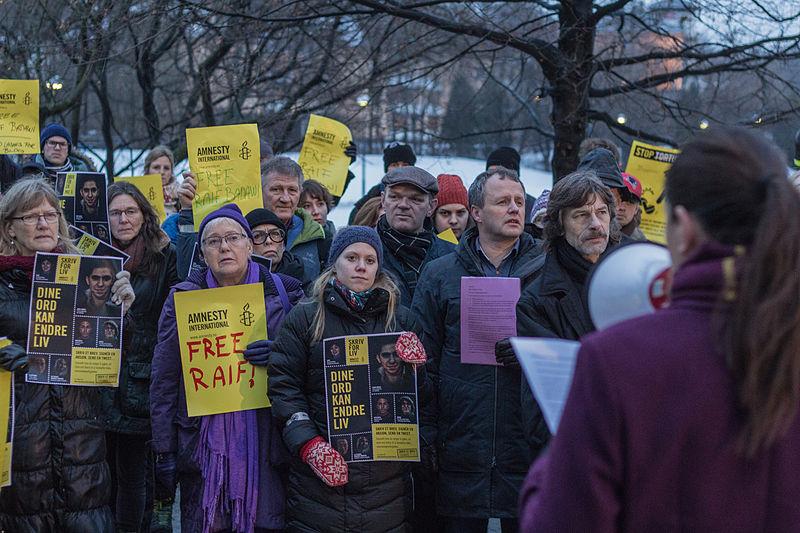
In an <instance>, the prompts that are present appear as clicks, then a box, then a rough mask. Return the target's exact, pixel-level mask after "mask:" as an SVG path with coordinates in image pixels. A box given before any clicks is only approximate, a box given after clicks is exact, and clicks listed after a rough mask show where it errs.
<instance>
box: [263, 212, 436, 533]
mask: <svg viewBox="0 0 800 533" xmlns="http://www.w3.org/2000/svg"><path fill="white" fill-rule="evenodd" d="M382 262H383V250H382V246H381V241H380V237H378V233H377V232H376V231H375V229H373V228H368V227H364V226H349V227H346V228H343V229H341V230H339V232H338V233H337V234H336V237H334V239H333V243H332V244H331V249H330V255H329V258H328V264H329V265H330V267H329V268H328V269H327V270H326V271H325V272H323V273H322V275H320V277H319V278H318V279H317V281H316V282H315V284H314V289H313V295H312V297H311V300H310V301H309V302H307V303H305V304H301V305H298V306H297V307H295V308H294V309H293V310H292V312H291V313H289V316H288V317H287V319H286V321H285V322H284V325H283V328H282V329H281V331H280V333H279V334H278V339H277V341H276V343H275V348H274V350H273V352H272V355H271V357H270V364H269V396H270V400H271V401H272V409H273V414H274V415H275V416H277V417H278V418H279V420H280V422H281V424H282V425H283V438H284V441H285V442H286V444H287V446H288V447H289V451H290V453H291V455H292V462H291V463H290V468H289V484H288V488H287V505H286V509H287V514H288V516H287V524H286V528H287V530H288V531H297V530H301V531H401V530H405V529H408V528H409V522H408V520H409V511H410V509H411V504H410V499H411V496H412V494H411V490H410V483H409V482H410V480H409V467H408V464H409V463H401V462H390V461H382V462H359V463H351V464H350V465H347V464H346V463H345V461H344V458H343V457H342V455H341V453H347V452H346V451H344V452H342V450H345V447H344V446H338V444H339V443H337V449H334V448H333V446H331V444H330V443H328V442H327V440H326V439H325V438H324V437H323V435H325V434H326V428H327V410H326V404H325V384H324V378H323V353H322V351H323V350H322V348H323V346H322V345H323V342H322V341H323V339H326V338H331V337H340V336H344V335H369V334H378V333H391V332H400V331H413V330H414V329H416V327H415V325H414V324H413V321H412V318H411V315H410V313H409V311H408V310H407V309H406V308H404V307H401V306H400V305H399V298H400V296H399V291H398V289H397V286H396V285H395V284H394V282H393V281H392V280H391V278H390V277H389V276H388V275H387V274H386V272H385V271H383V270H382V269H381V266H382ZM414 338H415V337H414ZM417 342H418V341H417ZM420 346H421V345H420ZM423 354H424V350H423ZM397 355H398V357H399V358H400V359H402V360H403V361H402V362H401V363H400V364H401V365H409V366H410V363H414V362H420V361H421V360H423V358H424V355H423V356H422V357H417V358H411V357H409V356H408V355H407V354H400V353H398V354H397ZM392 357H394V354H392ZM394 364H397V363H394ZM417 370H418V383H419V387H420V391H419V392H420V393H421V394H420V399H421V401H424V400H425V399H426V397H427V394H423V393H427V392H428V387H427V386H426V384H425V383H426V380H425V373H424V371H423V370H422V368H418V369H417Z"/></svg>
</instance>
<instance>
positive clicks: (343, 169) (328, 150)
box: [297, 115, 353, 196]
mask: <svg viewBox="0 0 800 533" xmlns="http://www.w3.org/2000/svg"><path fill="white" fill-rule="evenodd" d="M352 140H353V136H352V135H351V134H350V130H349V129H348V127H347V126H345V125H344V124H342V123H341V122H338V121H336V120H333V119H331V118H326V117H321V116H319V115H311V118H310V119H309V120H308V129H307V130H306V136H305V139H303V147H302V148H301V149H300V157H299V158H298V160H297V162H298V163H299V164H300V166H301V167H302V168H303V175H304V176H305V178H306V179H312V180H316V181H318V182H320V183H321V184H323V185H324V186H325V187H326V188H327V189H328V191H330V193H331V194H332V195H334V196H341V195H342V193H343V192H344V184H345V181H346V179H347V167H349V166H350V158H349V157H348V156H346V155H345V154H344V149H345V148H347V146H348V145H349V144H350V141H352Z"/></svg>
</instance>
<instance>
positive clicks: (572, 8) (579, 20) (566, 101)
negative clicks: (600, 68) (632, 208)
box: [550, 0, 595, 183]
mask: <svg viewBox="0 0 800 533" xmlns="http://www.w3.org/2000/svg"><path fill="white" fill-rule="evenodd" d="M591 15H592V2H591V0H574V1H568V0H565V1H563V2H562V3H561V11H560V13H559V21H560V27H561V30H560V33H559V38H558V48H559V52H560V53H561V62H560V64H559V65H558V68H557V69H556V76H555V79H551V80H550V82H551V84H552V87H553V98H552V101H553V107H552V114H551V116H550V121H551V123H552V124H553V133H554V136H555V138H554V142H553V183H555V182H557V181H558V180H559V179H561V178H563V177H564V176H566V175H567V174H569V173H570V172H572V171H574V170H575V169H576V168H577V166H578V148H579V147H580V143H581V141H582V140H583V138H584V135H585V134H586V126H587V124H588V121H589V86H590V83H591V79H592V55H593V49H594V34H595V28H594V26H593V25H589V24H588V23H587V21H588V20H589V19H590V17H591Z"/></svg>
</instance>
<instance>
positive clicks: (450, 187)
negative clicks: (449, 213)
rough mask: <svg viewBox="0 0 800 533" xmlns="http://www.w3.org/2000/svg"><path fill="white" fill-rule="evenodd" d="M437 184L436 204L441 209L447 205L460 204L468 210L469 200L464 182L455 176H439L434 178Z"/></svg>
mask: <svg viewBox="0 0 800 533" xmlns="http://www.w3.org/2000/svg"><path fill="white" fill-rule="evenodd" d="M436 181H437V182H439V194H437V195H436V201H437V204H438V205H439V206H440V207H441V206H443V205H447V204H461V205H463V206H464V207H466V208H467V209H469V199H468V198H467V189H466V187H464V182H462V181H461V178H460V177H459V176H456V175H455V174H439V175H438V176H436Z"/></svg>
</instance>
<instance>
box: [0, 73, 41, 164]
mask: <svg viewBox="0 0 800 533" xmlns="http://www.w3.org/2000/svg"><path fill="white" fill-rule="evenodd" d="M40 151H41V148H40V147H39V80H0V154H38V153H39V152H40Z"/></svg>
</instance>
